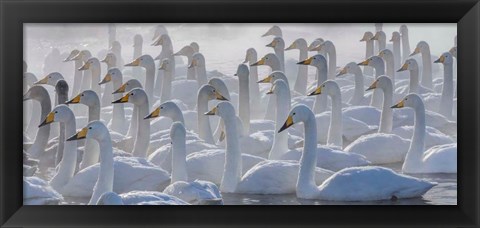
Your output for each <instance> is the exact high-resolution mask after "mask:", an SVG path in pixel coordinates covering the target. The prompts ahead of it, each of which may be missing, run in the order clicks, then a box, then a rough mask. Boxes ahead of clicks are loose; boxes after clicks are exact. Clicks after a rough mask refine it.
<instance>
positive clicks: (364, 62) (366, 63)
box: [357, 59, 370, 66]
mask: <svg viewBox="0 0 480 228" xmlns="http://www.w3.org/2000/svg"><path fill="white" fill-rule="evenodd" d="M369 63H370V59H367V60H365V61H363V62H361V63H358V64H357V65H358V66H368V64H369Z"/></svg>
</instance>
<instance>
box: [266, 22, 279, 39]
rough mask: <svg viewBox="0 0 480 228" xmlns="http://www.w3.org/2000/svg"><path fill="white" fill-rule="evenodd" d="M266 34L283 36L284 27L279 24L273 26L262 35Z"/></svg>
mask: <svg viewBox="0 0 480 228" xmlns="http://www.w3.org/2000/svg"><path fill="white" fill-rule="evenodd" d="M266 36H275V37H282V29H281V28H280V27H278V26H277V25H274V26H272V27H271V28H269V29H268V31H267V32H266V33H265V34H263V35H262V37H266Z"/></svg>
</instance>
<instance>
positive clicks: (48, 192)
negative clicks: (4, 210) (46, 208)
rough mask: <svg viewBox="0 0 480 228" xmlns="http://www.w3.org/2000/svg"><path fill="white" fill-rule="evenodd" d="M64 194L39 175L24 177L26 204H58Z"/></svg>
mask: <svg viewBox="0 0 480 228" xmlns="http://www.w3.org/2000/svg"><path fill="white" fill-rule="evenodd" d="M62 201H63V197H62V195H60V193H58V192H57V191H55V190H53V189H52V188H51V187H50V186H48V183H47V182H46V181H44V180H42V179H40V178H38V177H23V204H24V205H58V204H59V203H60V202H62Z"/></svg>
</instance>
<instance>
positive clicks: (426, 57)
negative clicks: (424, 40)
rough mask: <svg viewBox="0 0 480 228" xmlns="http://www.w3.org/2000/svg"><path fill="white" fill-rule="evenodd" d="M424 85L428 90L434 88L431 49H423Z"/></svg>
mask: <svg viewBox="0 0 480 228" xmlns="http://www.w3.org/2000/svg"><path fill="white" fill-rule="evenodd" d="M422 62H423V68H422V85H423V86H425V87H426V88H429V89H431V88H433V81H432V56H431V55H430V48H424V49H422Z"/></svg>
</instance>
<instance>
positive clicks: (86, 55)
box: [72, 50, 92, 61]
mask: <svg viewBox="0 0 480 228" xmlns="http://www.w3.org/2000/svg"><path fill="white" fill-rule="evenodd" d="M91 56H92V54H91V53H90V51H88V50H81V51H80V52H79V53H78V54H77V55H76V56H74V57H73V58H72V60H82V61H87V60H88V59H89V58H90V57H91Z"/></svg>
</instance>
